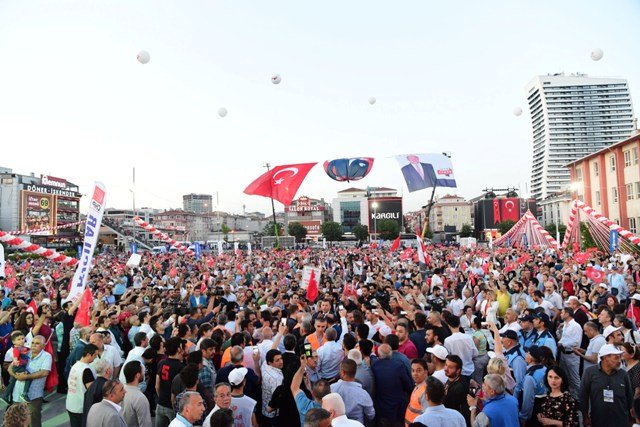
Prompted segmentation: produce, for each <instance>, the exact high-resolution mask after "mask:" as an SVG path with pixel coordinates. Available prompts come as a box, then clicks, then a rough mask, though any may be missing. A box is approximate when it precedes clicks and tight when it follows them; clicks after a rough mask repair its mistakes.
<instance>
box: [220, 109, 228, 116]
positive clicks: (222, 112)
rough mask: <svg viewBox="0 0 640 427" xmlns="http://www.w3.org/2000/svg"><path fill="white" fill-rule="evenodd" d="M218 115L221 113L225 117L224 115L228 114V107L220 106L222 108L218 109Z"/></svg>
mask: <svg viewBox="0 0 640 427" xmlns="http://www.w3.org/2000/svg"><path fill="white" fill-rule="evenodd" d="M218 115H219V116H220V117H224V116H226V115H227V109H226V108H224V107H220V108H219V109H218Z"/></svg>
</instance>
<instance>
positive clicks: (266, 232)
mask: <svg viewBox="0 0 640 427" xmlns="http://www.w3.org/2000/svg"><path fill="white" fill-rule="evenodd" d="M283 230H284V225H282V224H280V223H278V236H282V231H283ZM262 235H263V236H275V234H274V227H273V221H269V223H268V224H267V225H265V226H264V228H263V229H262Z"/></svg>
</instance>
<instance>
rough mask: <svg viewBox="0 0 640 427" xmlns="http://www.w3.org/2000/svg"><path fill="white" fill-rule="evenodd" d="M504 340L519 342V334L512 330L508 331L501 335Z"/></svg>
mask: <svg viewBox="0 0 640 427" xmlns="http://www.w3.org/2000/svg"><path fill="white" fill-rule="evenodd" d="M500 336H501V337H502V338H509V339H510V340H514V341H518V333H517V332H516V331H514V330H512V329H507V330H506V331H504V332H503V333H501V334H500Z"/></svg>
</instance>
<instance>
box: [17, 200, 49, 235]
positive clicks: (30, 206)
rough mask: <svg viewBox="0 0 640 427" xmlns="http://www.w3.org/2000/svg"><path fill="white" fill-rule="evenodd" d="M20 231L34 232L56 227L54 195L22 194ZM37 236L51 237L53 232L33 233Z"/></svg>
mask: <svg viewBox="0 0 640 427" xmlns="http://www.w3.org/2000/svg"><path fill="white" fill-rule="evenodd" d="M20 193H21V203H20V206H21V211H20V229H22V230H25V229H29V230H33V229H38V228H43V227H55V225H56V212H55V211H56V209H55V196H54V195H52V194H44V193H34V192H31V191H24V190H22V191H21V192H20ZM32 234H33V235H35V236H50V235H52V234H53V232H52V231H42V232H39V233H32Z"/></svg>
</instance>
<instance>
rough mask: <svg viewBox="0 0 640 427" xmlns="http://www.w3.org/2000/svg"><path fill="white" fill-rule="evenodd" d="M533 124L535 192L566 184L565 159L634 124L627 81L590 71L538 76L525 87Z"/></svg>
mask: <svg viewBox="0 0 640 427" xmlns="http://www.w3.org/2000/svg"><path fill="white" fill-rule="evenodd" d="M526 90H527V98H528V104H529V111H530V115H531V126H532V130H533V165H532V169H531V195H532V197H533V198H535V199H536V200H538V201H540V200H543V199H545V198H546V197H548V196H550V195H552V194H555V193H558V192H560V191H563V190H566V185H567V184H568V183H569V171H568V170H567V169H566V168H565V165H566V164H567V163H569V162H570V161H573V160H577V159H580V158H582V157H584V156H586V155H588V154H590V153H593V152H595V151H598V150H600V149H602V148H603V147H606V146H608V145H611V144H614V143H616V142H618V141H620V140H622V139H624V138H626V137H627V136H628V135H629V134H630V132H631V130H632V129H633V108H632V105H631V95H630V93H629V87H628V85H627V81H626V80H624V79H612V78H595V77H588V76H587V75H586V74H575V75H573V74H572V75H570V76H565V75H564V73H558V74H554V75H547V76H536V77H535V78H534V79H533V80H532V81H531V82H530V83H529V84H528V85H527V87H526Z"/></svg>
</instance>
